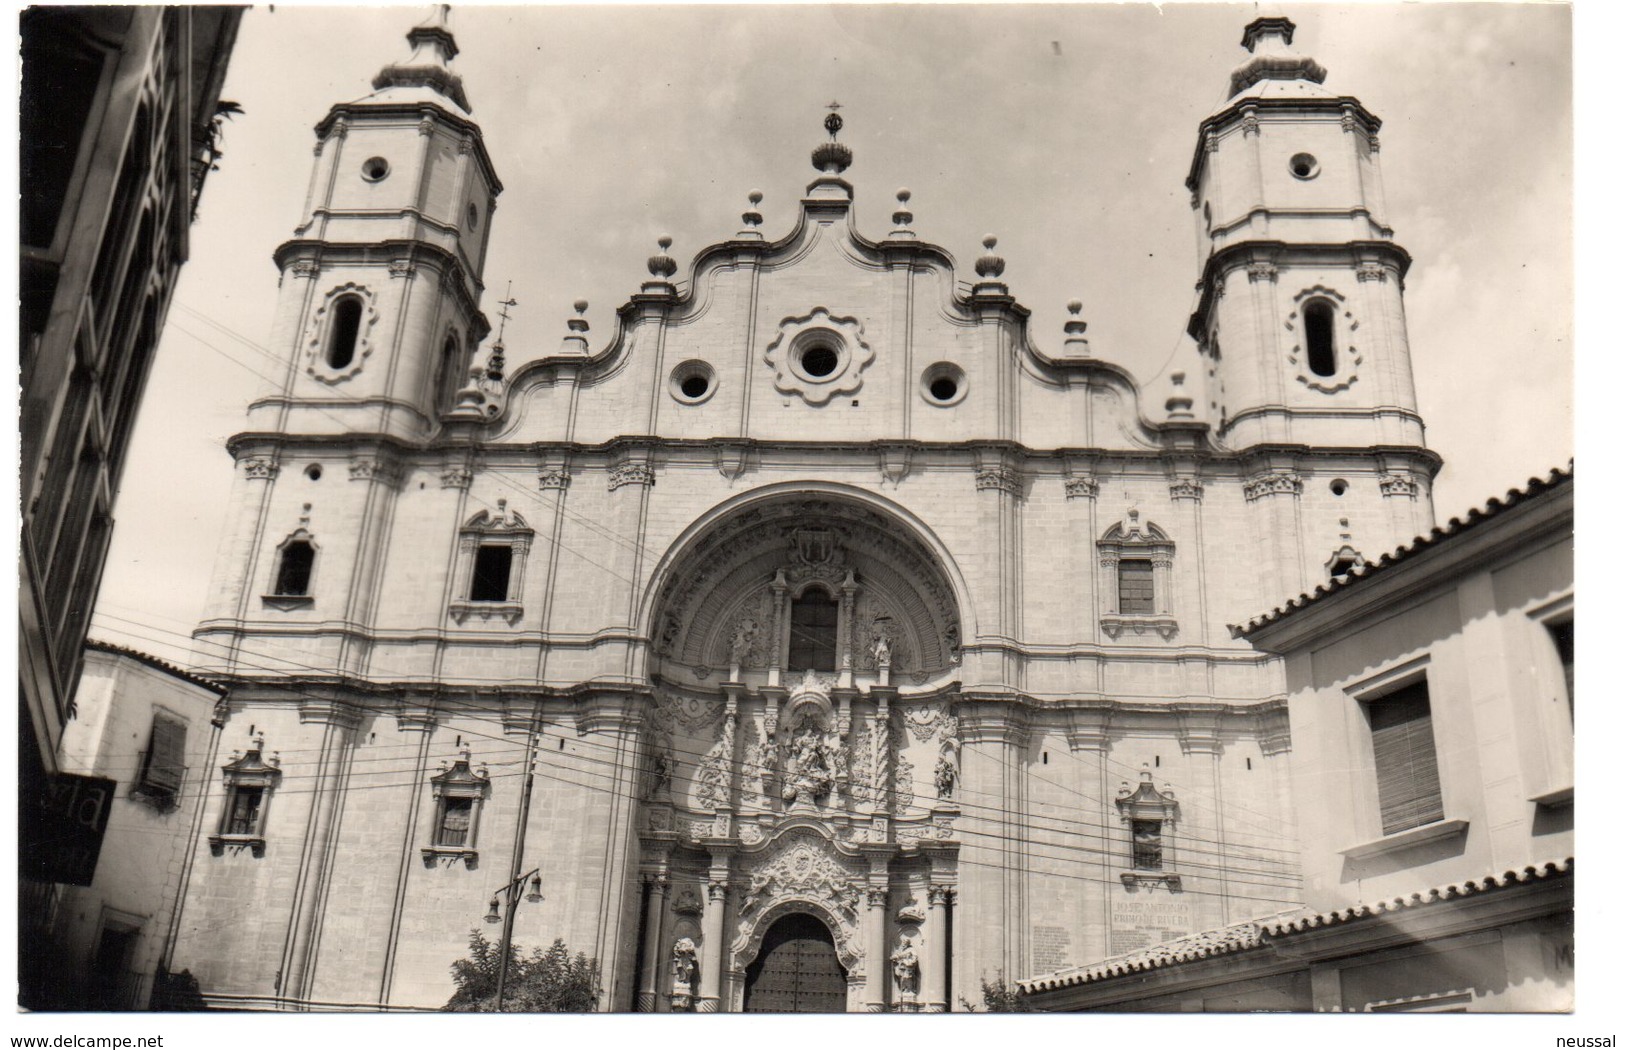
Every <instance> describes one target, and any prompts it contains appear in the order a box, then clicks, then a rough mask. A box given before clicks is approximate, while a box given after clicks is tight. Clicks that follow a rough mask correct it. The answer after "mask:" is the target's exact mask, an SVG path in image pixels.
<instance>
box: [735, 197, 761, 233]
mask: <svg viewBox="0 0 1625 1050" xmlns="http://www.w3.org/2000/svg"><path fill="white" fill-rule="evenodd" d="M748 199H749V200H750V207H749V208H748V209H746V211H745V214H743V215H741V216H740V218H741V219H742V220H744V223H745V227H746V229H748V230H755V229H756V227H758V226H760V225H761V224H762V213H761V212H760V211H759V210H757V207H756V206H757V205H759V204H761V203H762V191H761V190H751V191H750V195H749V198H748Z"/></svg>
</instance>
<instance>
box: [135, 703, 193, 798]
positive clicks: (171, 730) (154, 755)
mask: <svg viewBox="0 0 1625 1050" xmlns="http://www.w3.org/2000/svg"><path fill="white" fill-rule="evenodd" d="M185 776H186V723H184V722H181V721H179V720H177V719H174V718H170V717H168V716H165V715H161V714H160V715H155V716H153V719H152V737H151V739H150V741H149V743H148V745H147V755H146V761H145V763H144V764H143V766H142V769H141V783H140V786H141V789H142V790H143V791H144V792H145V793H146V794H150V795H162V796H165V797H168V798H173V797H174V796H175V795H177V794H179V793H180V790H181V781H182V780H183V779H184V778H185Z"/></svg>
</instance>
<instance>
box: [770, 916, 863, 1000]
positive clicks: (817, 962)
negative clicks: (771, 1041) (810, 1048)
mask: <svg viewBox="0 0 1625 1050" xmlns="http://www.w3.org/2000/svg"><path fill="white" fill-rule="evenodd" d="M745 1012H746V1013H800V1014H838V1013H845V1012H846V968H845V967H843V966H842V965H841V960H840V959H839V958H838V957H837V956H836V954H835V938H834V937H832V936H831V935H830V932H829V927H827V926H825V925H824V924H823V923H822V922H820V921H819V920H818V919H816V918H814V917H813V916H811V915H800V914H798V915H786V916H785V917H784V918H782V919H780V920H779V921H778V922H775V923H774V924H773V925H772V926H771V927H769V928H768V931H767V933H766V934H765V935H763V937H762V950H761V952H760V953H758V954H757V956H756V961H755V962H753V963H751V964H750V966H749V967H748V968H747V969H746V970H745Z"/></svg>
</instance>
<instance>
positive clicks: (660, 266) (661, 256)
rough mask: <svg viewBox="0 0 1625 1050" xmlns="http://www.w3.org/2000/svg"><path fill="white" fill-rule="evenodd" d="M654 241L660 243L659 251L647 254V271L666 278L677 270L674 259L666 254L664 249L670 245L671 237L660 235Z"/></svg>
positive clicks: (663, 278) (662, 278)
mask: <svg viewBox="0 0 1625 1050" xmlns="http://www.w3.org/2000/svg"><path fill="white" fill-rule="evenodd" d="M655 243H656V244H658V245H660V251H658V252H656V253H655V254H654V255H651V256H649V272H650V273H651V274H653V275H654V276H655V277H658V278H660V279H661V280H666V279H668V278H670V277H671V275H672V274H674V273H676V272H677V263H676V261H675V260H673V259H672V257H671V256H669V255H667V254H666V249H667V248H670V247H671V238H670V237H669V236H662V237H661V238H660V239H659V240H658V241H656V242H655Z"/></svg>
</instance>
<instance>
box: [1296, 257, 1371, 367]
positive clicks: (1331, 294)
mask: <svg viewBox="0 0 1625 1050" xmlns="http://www.w3.org/2000/svg"><path fill="white" fill-rule="evenodd" d="M1317 300H1318V301H1321V302H1324V303H1327V304H1328V305H1330V306H1331V308H1332V326H1333V331H1332V354H1333V356H1334V359H1335V360H1336V362H1337V372H1336V373H1335V374H1333V375H1329V376H1319V375H1316V374H1315V373H1314V372H1312V371H1310V369H1309V346H1308V342H1309V339H1308V336H1307V334H1306V332H1305V325H1304V323H1303V312H1304V310H1305V309H1306V308H1307V307H1308V306H1309V304H1310V303H1312V302H1315V301H1317ZM1292 305H1293V310H1292V312H1291V313H1289V314H1287V316H1286V330H1287V331H1288V332H1291V333H1292V339H1293V343H1292V348H1291V349H1290V350H1288V351H1287V361H1288V362H1289V363H1291V365H1292V366H1293V368H1295V369H1296V370H1297V374H1298V382H1300V383H1302V384H1303V385H1304V386H1306V387H1308V388H1309V389H1310V390H1319V391H1320V392H1321V393H1323V394H1335V393H1336V392H1337V391H1339V390H1347V389H1348V388H1349V387H1351V386H1353V385H1354V383H1355V381H1356V380H1358V379H1359V378H1360V374H1359V369H1360V365H1361V364H1362V363H1364V361H1365V357H1364V356H1363V355H1362V354H1361V353H1360V348H1359V347H1358V346H1356V345H1355V342H1354V333H1355V332H1356V331H1357V330H1358V329H1359V327H1360V322H1359V320H1358V319H1357V318H1356V317H1355V316H1354V313H1353V311H1351V310H1350V309H1349V308H1348V300H1347V299H1345V298H1344V296H1343V294H1342V293H1341V292H1338V291H1336V290H1335V289H1332V288H1327V287H1326V286H1325V285H1322V284H1317V285H1313V286H1311V287H1309V288H1305V289H1304V290H1303V291H1301V292H1299V293H1298V294H1297V295H1294V296H1293V297H1292Z"/></svg>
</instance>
